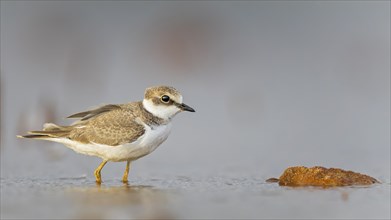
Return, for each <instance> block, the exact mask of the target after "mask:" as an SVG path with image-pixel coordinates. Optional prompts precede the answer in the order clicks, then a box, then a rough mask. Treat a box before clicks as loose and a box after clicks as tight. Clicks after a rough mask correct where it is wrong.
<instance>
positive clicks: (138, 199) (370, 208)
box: [1, 176, 390, 219]
mask: <svg viewBox="0 0 391 220" xmlns="http://www.w3.org/2000/svg"><path fill="white" fill-rule="evenodd" d="M389 204H390V183H382V184H375V185H373V186H369V187H342V188H329V189H322V188H314V187H310V188H292V187H280V186H278V185H277V184H274V183H265V182H264V179H263V178H256V177H247V178H246V177H242V178H231V177H206V178H201V177H199V178H195V177H185V176H179V177H176V178H174V179H171V178H170V179H165V178H156V177H155V178H145V179H144V178H137V179H133V180H131V181H130V182H129V184H122V183H121V182H120V180H119V179H118V180H107V181H105V182H104V183H103V184H102V185H100V186H99V185H96V184H95V182H94V180H93V179H91V178H87V177H75V178H57V179H42V178H36V179H34V178H20V179H17V178H15V179H1V218H2V219H11V218H24V219H85V218H90V219H91V218H93V219H118V218H121V219H140V218H148V219H151V218H152V219H162V218H163V219H186V218H238V219H244V218H256V219H260V218H288V219H293V218H351V219H359V218H364V219H374V218H385V219H387V218H388V219H389V218H390V209H389Z"/></svg>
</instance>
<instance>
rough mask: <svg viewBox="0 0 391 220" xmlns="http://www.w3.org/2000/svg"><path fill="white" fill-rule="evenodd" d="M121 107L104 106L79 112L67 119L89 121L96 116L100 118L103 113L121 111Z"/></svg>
mask: <svg viewBox="0 0 391 220" xmlns="http://www.w3.org/2000/svg"><path fill="white" fill-rule="evenodd" d="M120 108H121V107H120V106H119V105H104V106H101V107H99V108H96V109H92V110H89V111H85V112H79V113H76V114H73V115H70V116H68V117H67V118H81V121H85V120H87V119H90V118H93V117H95V116H98V115H100V114H102V113H105V112H109V111H112V110H116V109H120Z"/></svg>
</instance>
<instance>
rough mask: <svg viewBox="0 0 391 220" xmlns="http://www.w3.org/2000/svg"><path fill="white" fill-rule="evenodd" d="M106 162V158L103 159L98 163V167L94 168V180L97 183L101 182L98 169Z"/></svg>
mask: <svg viewBox="0 0 391 220" xmlns="http://www.w3.org/2000/svg"><path fill="white" fill-rule="evenodd" d="M106 163H107V160H104V161H102V163H100V164H99V166H98V168H96V170H95V172H94V174H95V180H96V182H97V183H99V184H100V183H101V182H102V179H101V178H100V171H101V170H102V168H103V167H104V166H105V165H106Z"/></svg>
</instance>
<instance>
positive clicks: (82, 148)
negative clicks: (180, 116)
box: [53, 123, 171, 162]
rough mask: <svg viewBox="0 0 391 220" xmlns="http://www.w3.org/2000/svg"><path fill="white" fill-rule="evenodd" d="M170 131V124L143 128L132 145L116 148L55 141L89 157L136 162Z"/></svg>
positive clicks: (153, 148)
mask: <svg viewBox="0 0 391 220" xmlns="http://www.w3.org/2000/svg"><path fill="white" fill-rule="evenodd" d="M170 131H171V123H169V124H167V125H161V126H159V127H155V128H153V129H151V128H150V127H149V126H145V133H144V135H142V136H141V137H140V138H138V139H137V140H136V141H135V142H133V143H127V144H123V145H118V146H109V145H104V144H96V143H90V144H81V143H78V142H75V141H72V140H69V139H67V138H61V139H56V140H53V141H56V142H60V143H63V144H65V145H66V146H68V147H69V148H71V149H72V150H74V151H76V152H78V153H81V154H86V155H90V156H97V157H100V158H102V159H104V160H108V161H116V162H117V161H126V160H137V159H138V158H140V157H143V156H146V155H148V154H150V153H152V152H153V151H154V150H156V148H157V147H159V145H160V144H162V143H163V142H164V141H165V140H166V139H167V137H168V135H169V134H170Z"/></svg>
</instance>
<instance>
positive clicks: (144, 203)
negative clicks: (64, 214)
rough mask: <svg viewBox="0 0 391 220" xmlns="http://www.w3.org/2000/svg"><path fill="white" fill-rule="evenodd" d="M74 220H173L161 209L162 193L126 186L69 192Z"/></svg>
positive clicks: (153, 189) (97, 187) (170, 215)
mask: <svg viewBox="0 0 391 220" xmlns="http://www.w3.org/2000/svg"><path fill="white" fill-rule="evenodd" d="M68 195H69V196H70V199H71V202H72V203H73V205H75V204H74V203H76V206H77V208H76V209H75V213H74V216H72V217H73V218H75V219H85V218H91V219H114V218H121V219H141V218H143V219H144V218H147V219H175V218H176V217H175V215H174V214H173V213H172V212H171V211H170V210H169V209H168V207H167V206H166V205H165V204H167V203H168V198H167V196H166V192H164V191H162V190H159V189H156V188H154V187H152V186H144V185H134V186H132V185H129V184H124V185H122V186H105V185H97V186H92V187H75V188H71V189H69V194H68Z"/></svg>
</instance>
